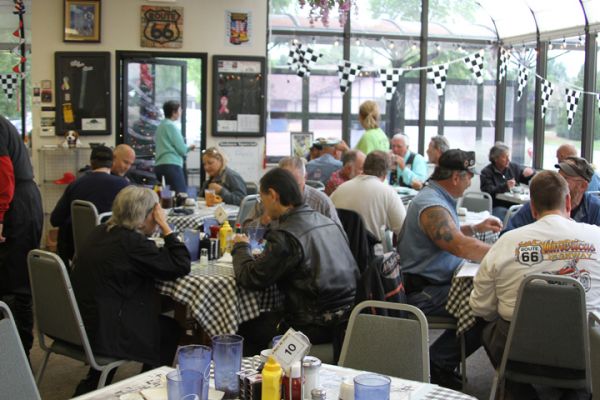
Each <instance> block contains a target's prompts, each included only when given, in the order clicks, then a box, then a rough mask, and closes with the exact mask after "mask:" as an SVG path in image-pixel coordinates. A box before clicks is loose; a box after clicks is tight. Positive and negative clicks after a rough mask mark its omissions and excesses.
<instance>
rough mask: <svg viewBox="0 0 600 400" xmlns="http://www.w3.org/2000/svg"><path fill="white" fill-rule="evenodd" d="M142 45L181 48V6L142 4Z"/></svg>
mask: <svg viewBox="0 0 600 400" xmlns="http://www.w3.org/2000/svg"><path fill="white" fill-rule="evenodd" d="M141 30H142V32H141V46H142V47H162V48H181V47H182V45H183V7H157V6H142V26H141Z"/></svg>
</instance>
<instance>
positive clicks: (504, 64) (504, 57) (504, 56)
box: [498, 48, 510, 82]
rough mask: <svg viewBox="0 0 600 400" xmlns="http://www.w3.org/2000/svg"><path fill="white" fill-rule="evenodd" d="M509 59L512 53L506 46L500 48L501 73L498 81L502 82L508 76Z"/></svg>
mask: <svg viewBox="0 0 600 400" xmlns="http://www.w3.org/2000/svg"><path fill="white" fill-rule="evenodd" d="M509 61H510V53H509V52H508V51H506V50H505V49H504V48H502V49H500V74H499V75H498V82H502V79H504V77H505V76H506V73H507V71H508V62H509Z"/></svg>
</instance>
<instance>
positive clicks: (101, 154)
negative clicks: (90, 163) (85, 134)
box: [90, 145, 113, 162]
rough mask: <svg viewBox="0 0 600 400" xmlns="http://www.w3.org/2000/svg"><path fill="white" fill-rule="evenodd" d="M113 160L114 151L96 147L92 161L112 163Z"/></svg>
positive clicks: (91, 157) (105, 147) (93, 150)
mask: <svg viewBox="0 0 600 400" xmlns="http://www.w3.org/2000/svg"><path fill="white" fill-rule="evenodd" d="M112 159H113V151H112V150H111V148H110V147H107V146H102V145H100V146H96V147H94V148H93V149H92V154H91V156H90V160H94V161H105V162H106V161H110V162H112Z"/></svg>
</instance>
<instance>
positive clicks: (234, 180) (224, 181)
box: [201, 147, 246, 206]
mask: <svg viewBox="0 0 600 400" xmlns="http://www.w3.org/2000/svg"><path fill="white" fill-rule="evenodd" d="M202 164H203V165H204V171H206V175H208V179H207V180H206V181H204V183H203V184H202V189H201V192H204V191H205V190H206V189H211V190H214V191H215V193H216V194H218V195H219V196H221V198H222V199H223V201H224V202H225V203H226V204H234V205H236V206H239V205H240V203H241V202H242V199H243V198H244V197H245V196H246V183H245V182H244V179H243V178H242V177H241V176H240V174H238V173H237V172H235V171H234V170H232V169H231V168H229V167H227V159H226V158H225V156H224V155H223V154H222V153H221V152H220V151H219V150H218V149H217V148H216V147H209V148H208V149H206V150H204V151H202Z"/></svg>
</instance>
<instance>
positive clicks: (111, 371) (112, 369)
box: [97, 363, 121, 389]
mask: <svg viewBox="0 0 600 400" xmlns="http://www.w3.org/2000/svg"><path fill="white" fill-rule="evenodd" d="M115 364H116V365H115ZM120 365H121V363H112V364H109V365H107V366H106V367H105V368H104V369H103V370H102V373H101V374H100V379H99V380H98V387H97V389H102V388H103V387H104V386H106V381H107V379H108V377H109V376H110V377H111V380H112V377H114V375H115V373H116V372H117V368H119V366H120Z"/></svg>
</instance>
